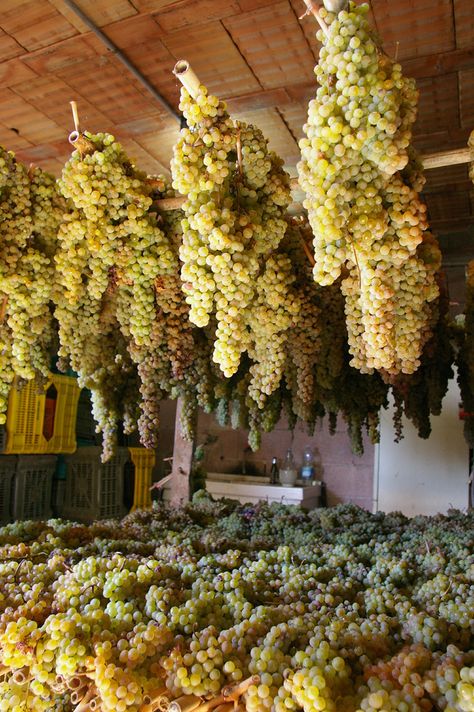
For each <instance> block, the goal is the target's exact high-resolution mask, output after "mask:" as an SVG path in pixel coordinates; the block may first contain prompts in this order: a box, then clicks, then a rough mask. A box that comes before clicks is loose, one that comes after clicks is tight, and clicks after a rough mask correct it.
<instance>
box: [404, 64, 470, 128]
mask: <svg viewBox="0 0 474 712" xmlns="http://www.w3.org/2000/svg"><path fill="white" fill-rule="evenodd" d="M418 89H419V92H420V98H419V102H418V118H417V121H416V124H415V131H416V133H428V131H430V130H432V129H433V128H434V127H436V129H437V130H438V131H439V130H441V129H449V128H453V127H459V125H460V124H459V98H458V78H457V75H456V74H455V73H452V74H448V75H445V76H444V77H432V78H430V79H422V80H420V81H419V82H418Z"/></svg>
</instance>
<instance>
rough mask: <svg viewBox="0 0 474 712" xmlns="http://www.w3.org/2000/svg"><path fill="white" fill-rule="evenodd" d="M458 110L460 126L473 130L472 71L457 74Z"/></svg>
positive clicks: (473, 99)
mask: <svg viewBox="0 0 474 712" xmlns="http://www.w3.org/2000/svg"><path fill="white" fill-rule="evenodd" d="M473 12H474V8H473ZM459 110H460V114H461V126H463V127H465V128H468V129H474V69H467V70H464V71H462V72H459Z"/></svg>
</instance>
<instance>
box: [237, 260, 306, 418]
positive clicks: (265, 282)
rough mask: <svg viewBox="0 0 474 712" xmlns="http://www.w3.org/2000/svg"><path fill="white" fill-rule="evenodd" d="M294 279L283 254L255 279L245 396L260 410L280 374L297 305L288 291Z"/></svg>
mask: <svg viewBox="0 0 474 712" xmlns="http://www.w3.org/2000/svg"><path fill="white" fill-rule="evenodd" d="M295 279H296V276H295V274H294V271H293V268H292V264H291V262H290V260H289V258H288V257H287V256H286V255H285V254H283V253H275V254H274V255H271V256H270V257H269V258H268V259H267V261H266V263H265V268H264V272H263V274H261V275H260V276H259V277H258V278H257V282H256V290H255V291H256V294H255V301H254V303H253V304H252V308H251V309H250V310H249V313H248V316H247V324H248V327H249V330H250V333H251V335H252V343H251V345H250V347H249V350H248V353H249V356H250V358H251V359H252V360H253V361H254V363H253V365H252V366H251V367H250V373H251V376H252V378H251V381H250V384H249V396H250V397H251V398H252V399H253V400H254V401H256V402H257V403H258V405H259V406H260V407H263V406H264V405H265V401H266V398H267V397H268V396H269V395H271V394H272V393H273V392H274V391H275V390H276V389H277V388H278V386H279V384H280V381H281V378H282V375H283V372H284V367H285V361H286V349H285V345H286V341H287V339H288V334H289V330H290V328H291V326H293V324H294V322H295V321H296V319H297V316H298V314H299V312H300V304H301V302H300V298H299V295H298V292H297V290H294V289H293V290H292V289H291V285H292V284H293V282H294V281H295Z"/></svg>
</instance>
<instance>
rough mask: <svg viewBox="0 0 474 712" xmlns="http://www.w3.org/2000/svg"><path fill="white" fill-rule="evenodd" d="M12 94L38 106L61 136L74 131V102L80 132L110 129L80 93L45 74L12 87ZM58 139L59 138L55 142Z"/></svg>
mask: <svg viewBox="0 0 474 712" xmlns="http://www.w3.org/2000/svg"><path fill="white" fill-rule="evenodd" d="M14 92H15V93H16V94H18V95H19V96H20V97H22V98H23V99H25V101H27V102H28V103H29V104H32V105H33V106H40V107H41V109H42V112H43V113H44V114H45V115H46V116H48V117H49V118H50V119H51V120H52V121H54V122H55V123H56V124H57V125H58V126H59V127H60V129H61V136H62V137H63V138H64V140H65V141H67V136H68V134H69V132H70V131H72V129H73V124H72V115H71V107H70V105H69V102H70V101H71V100H72V99H74V100H75V101H76V102H77V106H78V110H79V119H80V122H81V126H82V127H83V129H88V130H89V131H93V132H94V131H104V130H107V129H108V128H109V126H110V119H109V118H108V117H107V116H105V114H103V113H102V112H100V111H99V110H98V109H96V107H95V106H94V105H93V104H91V103H90V102H88V101H87V100H86V99H85V98H84V97H83V96H82V95H81V94H79V92H78V91H77V90H75V89H73V88H72V87H71V86H69V84H66V82H64V81H62V80H61V79H59V78H58V77H53V76H52V75H46V76H45V77H36V79H34V80H33V81H29V82H24V83H23V84H19V85H17V86H15V87H14ZM59 138H60V136H58V139H59Z"/></svg>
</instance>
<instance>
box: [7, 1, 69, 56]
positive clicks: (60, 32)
mask: <svg viewBox="0 0 474 712" xmlns="http://www.w3.org/2000/svg"><path fill="white" fill-rule="evenodd" d="M1 9H2V15H1V25H2V29H3V30H4V31H5V32H7V33H8V34H9V35H11V36H12V37H14V39H15V40H16V41H17V42H18V43H19V44H21V45H22V46H23V47H25V48H26V49H27V50H35V49H39V48H40V47H46V46H48V45H51V44H53V43H55V42H59V41H60V40H63V39H65V38H66V37H72V36H73V35H75V34H77V30H76V28H75V27H73V26H72V25H71V23H70V22H68V21H67V20H66V18H65V17H64V16H63V15H61V13H59V12H58V11H57V10H56V8H54V7H53V6H52V5H51V4H50V3H49V2H46V1H45V0H2V8H1Z"/></svg>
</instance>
